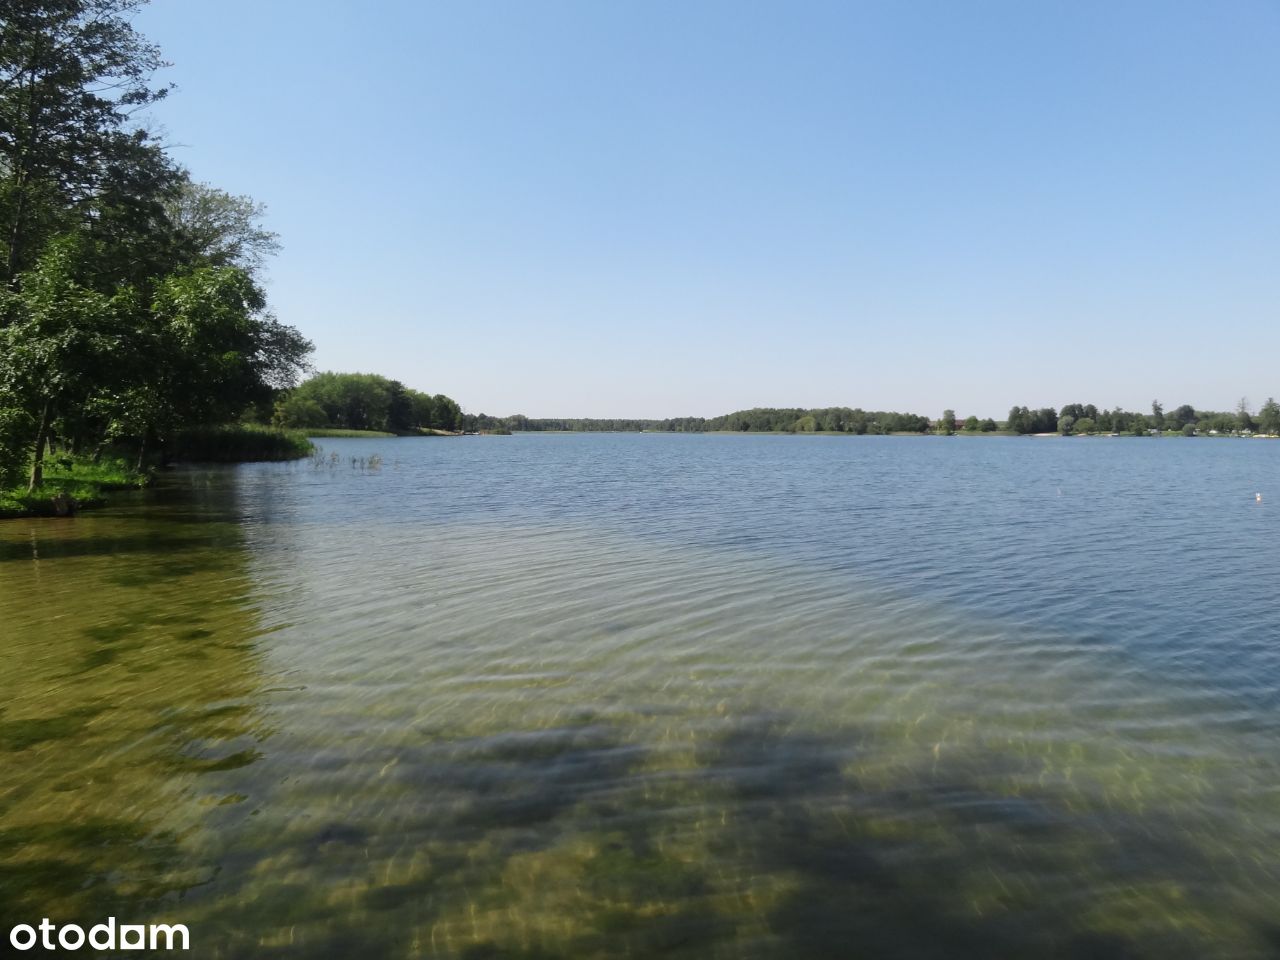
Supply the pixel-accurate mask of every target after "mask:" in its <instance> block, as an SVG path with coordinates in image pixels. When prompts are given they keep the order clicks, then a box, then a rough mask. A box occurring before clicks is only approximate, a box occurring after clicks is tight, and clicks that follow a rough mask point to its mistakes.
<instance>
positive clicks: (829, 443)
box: [0, 435, 1280, 958]
mask: <svg viewBox="0 0 1280 960" xmlns="http://www.w3.org/2000/svg"><path fill="white" fill-rule="evenodd" d="M322 443H323V444H324V447H325V450H326V452H332V453H334V454H336V455H337V456H336V458H335V460H333V461H329V460H326V461H325V462H324V463H310V462H306V461H304V462H301V463H295V464H264V465H249V466H244V467H240V468H236V469H229V470H219V471H203V470H188V471H183V472H180V473H177V474H175V475H173V476H171V477H169V478H168V479H167V480H166V482H165V483H164V484H163V485H162V486H161V487H160V488H159V489H157V490H154V491H150V492H148V493H147V494H145V495H139V496H137V497H135V498H133V499H131V500H128V501H124V502H122V501H117V503H118V506H115V507H113V508H111V509H108V510H104V511H100V512H96V513H92V514H85V515H83V516H81V517H78V518H75V519H74V520H42V521H39V522H34V521H32V522H28V521H8V522H4V523H0V631H2V635H3V652H4V664H5V666H4V669H3V671H2V672H0V764H2V765H3V767H2V769H3V777H2V778H0V911H2V912H0V921H3V922H4V925H5V926H6V928H7V926H8V925H9V924H12V923H17V922H34V921H38V920H39V918H40V917H43V916H48V917H50V918H52V919H54V920H56V921H58V922H80V923H83V924H85V925H86V926H87V925H88V924H91V923H93V922H96V921H97V920H99V919H101V918H103V917H105V916H109V915H110V916H117V917H121V918H124V919H125V920H127V921H128V922H134V921H164V922H182V923H186V924H188V926H189V927H190V929H191V933H192V947H193V951H192V952H193V955H195V956H201V957H217V958H221V957H273V956H287V957H294V956H296V957H334V958H338V957H350V956H362V957H364V956H368V957H419V956H442V957H447V956H458V957H489V956H494V957H497V956H504V957H605V956H635V957H647V956H654V955H663V956H674V957H797V956H812V957H827V956H829V957H848V956H858V955H865V956H903V957H957V956H975V957H977V956H982V957H986V956H1001V957H1014V956H1032V955H1034V956H1037V957H1131V956H1132V957H1153V958H1154V957H1161V958H1163V957H1202V956H1222V957H1265V956H1274V955H1275V954H1276V953H1277V952H1280V887H1278V886H1277V874H1278V873H1280V752H1278V751H1277V745H1280V719H1278V718H1277V715H1276V707H1277V705H1280V606H1277V604H1276V603H1275V601H1274V593H1275V590H1276V585H1277V584H1278V583H1280V551H1278V550H1277V549H1276V547H1275V542H1276V536H1277V534H1278V533H1280V516H1278V515H1277V513H1276V509H1275V506H1274V505H1276V504H1280V488H1277V487H1274V486H1272V484H1273V483H1274V477H1275V476H1276V462H1277V459H1278V458H1280V444H1270V443H1265V442H1257V441H1230V440H1222V441H1181V440H1129V439H1094V440H1090V439H1081V440H1018V439H1006V438H981V439H979V438H956V439H951V440H948V439H942V438H919V439H916V438H825V437H819V438H805V437H772V436H770V437H750V436H747V437H739V436H662V435H625V436H607V435H584V436H536V435H534V436H516V437H492V438H487V437H486V438H465V439H459V440H439V439H432V440H345V441H344V440H326V441H322ZM374 454H377V455H378V456H380V457H381V458H382V462H381V464H380V465H378V466H376V467H373V468H371V467H370V465H369V459H368V458H369V457H371V456H372V455H374ZM353 458H354V459H353ZM1255 491H1261V492H1262V493H1263V495H1264V500H1263V502H1262V503H1261V504H1259V503H1256V502H1255V501H1254V493H1255Z"/></svg>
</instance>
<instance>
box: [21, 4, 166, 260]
mask: <svg viewBox="0 0 1280 960" xmlns="http://www.w3.org/2000/svg"><path fill="white" fill-rule="evenodd" d="M140 5H141V4H140V2H139V0H0V25H2V29H0V169H2V170H3V174H4V176H3V184H2V186H0V223H2V224H3V227H2V230H3V236H2V238H0V239H2V240H3V243H4V257H3V266H2V267H0V269H3V271H4V275H5V279H6V280H7V281H9V282H10V283H12V282H14V280H15V278H16V277H17V276H18V275H19V274H20V273H21V272H23V271H24V270H26V269H28V268H30V267H31V266H33V265H34V263H35V261H36V259H38V255H39V251H41V250H42V249H43V248H44V245H45V243H46V242H47V240H48V239H50V238H51V237H52V236H54V235H55V234H58V233H61V232H65V231H67V230H68V229H70V228H72V227H73V226H75V225H76V224H81V225H91V224H94V223H95V222H96V221H97V219H98V218H97V213H96V211H95V208H97V207H100V206H101V205H102V202H103V201H107V204H106V205H107V206H111V207H113V208H116V209H117V210H119V209H122V208H123V209H132V210H133V211H134V212H137V210H138V209H139V208H141V207H146V206H148V205H151V204H153V203H154V202H155V200H156V199H157V193H158V192H159V191H162V190H164V189H166V188H168V187H169V186H170V184H171V183H172V179H171V178H172V176H173V174H174V169H173V167H172V165H170V164H168V163H167V161H165V159H164V157H163V153H162V151H161V150H160V148H159V146H158V145H156V144H155V143H154V142H153V141H152V139H151V138H150V136H149V135H148V134H147V133H145V132H144V131H142V130H140V129H138V128H136V127H133V126H131V125H130V123H131V121H130V117H131V115H132V114H133V113H134V112H135V111H136V110H137V109H138V108H139V107H142V106H144V105H146V104H148V103H151V102H153V101H155V100H157V99H159V98H160V97H162V96H164V94H165V92H166V90H165V89H163V88H160V89H153V88H152V87H151V86H150V78H151V76H152V74H153V73H154V72H155V71H156V70H157V69H158V68H159V67H161V66H162V65H163V61H162V60H161V58H160V54H159V51H158V50H157V49H156V48H155V47H154V46H153V45H151V44H148V43H147V42H146V41H145V40H143V39H142V37H140V36H139V35H138V34H137V33H136V32H135V31H134V29H133V27H132V26H131V25H130V23H129V21H128V16H129V15H130V14H131V13H133V12H134V11H135V10H136V9H137V8H138V7H139V6H140Z"/></svg>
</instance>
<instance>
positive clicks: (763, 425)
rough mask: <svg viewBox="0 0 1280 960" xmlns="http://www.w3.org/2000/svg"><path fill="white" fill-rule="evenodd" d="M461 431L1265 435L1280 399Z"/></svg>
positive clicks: (506, 425)
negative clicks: (1256, 404) (1227, 408)
mask: <svg viewBox="0 0 1280 960" xmlns="http://www.w3.org/2000/svg"><path fill="white" fill-rule="evenodd" d="M463 423H464V429H466V430H480V431H485V432H506V431H534V432H537V431H569V432H634V431H641V430H646V431H653V432H666V433H708V432H713V431H726V432H735V433H750V432H756V433H817V432H824V433H848V434H855V435H861V434H891V433H916V434H925V433H930V432H935V433H939V434H944V435H946V434H953V433H962V432H963V433H996V432H1005V433H1014V434H1022V435H1025V434H1036V433H1059V434H1063V435H1070V434H1089V433H1108V434H1110V433H1116V434H1127V435H1134V436H1147V435H1149V434H1150V433H1151V432H1152V431H1156V432H1158V433H1182V434H1185V435H1187V436H1193V435H1195V434H1197V433H1218V434H1232V433H1265V434H1269V435H1280V404H1278V403H1277V402H1276V401H1275V400H1273V399H1268V400H1267V402H1266V403H1265V404H1263V405H1262V407H1261V409H1259V410H1258V412H1257V413H1256V414H1254V413H1251V412H1250V410H1249V404H1248V401H1247V400H1241V401H1240V403H1239V404H1238V405H1237V408H1236V410H1235V411H1233V412H1231V413H1221V412H1214V411H1210V410H1197V409H1195V408H1194V407H1192V406H1190V405H1189V404H1184V405H1182V406H1180V407H1178V408H1177V409H1175V410H1173V411H1172V412H1171V413H1167V414H1166V413H1165V412H1164V407H1163V405H1161V404H1160V403H1159V402H1158V401H1156V402H1154V403H1152V405H1151V413H1149V414H1147V413H1142V412H1137V411H1128V410H1124V409H1122V408H1120V407H1116V408H1114V409H1110V410H1108V409H1099V408H1098V407H1097V406H1095V405H1094V404H1092V403H1069V404H1067V405H1066V406H1064V407H1062V408H1061V409H1054V408H1053V407H1040V408H1038V409H1033V408H1030V407H1025V406H1015V407H1013V408H1011V409H1010V410H1009V415H1008V418H1007V419H1006V420H1005V422H1004V423H1000V422H997V421H996V420H994V419H992V418H991V417H983V418H979V417H976V416H969V417H966V418H965V419H964V420H963V421H961V420H959V419H958V418H957V417H956V413H955V411H954V410H945V411H943V413H942V416H941V417H939V418H937V419H935V420H930V419H929V418H928V417H925V416H922V415H920V414H914V413H896V412H891V411H867V410H862V409H860V408H856V407H855V408H849V407H821V408H813V409H806V408H803V407H755V408H752V409H750V410H737V411H734V412H733V413H727V414H724V415H723V416H719V417H673V418H669V419H665V420H644V419H592V418H562V419H548V418H543V419H535V418H531V417H526V416H524V415H522V414H517V415H515V416H510V417H492V416H488V415H486V414H479V415H472V414H466V415H464V417H463Z"/></svg>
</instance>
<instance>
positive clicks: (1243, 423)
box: [1236, 397, 1253, 433]
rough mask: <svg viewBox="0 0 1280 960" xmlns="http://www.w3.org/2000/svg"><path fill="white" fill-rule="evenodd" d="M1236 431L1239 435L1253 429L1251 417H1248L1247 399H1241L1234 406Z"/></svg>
mask: <svg viewBox="0 0 1280 960" xmlns="http://www.w3.org/2000/svg"><path fill="white" fill-rule="evenodd" d="M1236 429H1237V430H1239V431H1240V432H1241V433H1244V432H1246V431H1248V430H1252V429H1253V417H1251V416H1249V398H1248V397H1241V398H1240V402H1239V403H1237V404H1236Z"/></svg>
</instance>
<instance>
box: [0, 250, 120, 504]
mask: <svg viewBox="0 0 1280 960" xmlns="http://www.w3.org/2000/svg"><path fill="white" fill-rule="evenodd" d="M86 243H87V241H85V240H84V239H83V238H79V237H68V238H65V239H63V240H62V241H60V242H58V243H55V244H53V245H52V246H51V247H50V249H49V252H48V253H46V254H45V256H44V257H43V258H41V260H40V262H39V263H38V264H37V265H36V267H35V268H34V269H33V270H31V271H29V272H28V273H25V274H23V275H22V279H23V282H22V283H21V284H20V285H19V288H18V289H17V290H16V291H8V292H6V293H5V294H4V295H3V298H2V299H0V315H2V316H4V317H5V318H6V323H5V325H4V327H3V329H2V330H0V390H2V391H3V394H4V395H5V396H6V398H7V399H8V402H9V403H11V404H12V405H13V406H12V407H10V410H13V409H14V408H17V410H20V411H22V412H23V414H24V415H21V416H20V415H18V414H15V413H10V414H9V416H8V418H7V419H8V421H9V422H10V423H13V422H15V421H18V420H21V421H22V422H25V423H27V424H28V425H29V427H30V428H31V430H32V433H31V435H30V436H29V437H24V436H23V434H22V432H21V431H20V430H19V431H17V432H16V434H13V435H11V436H10V437H9V438H8V439H9V442H10V443H13V444H19V443H21V442H23V441H24V439H25V440H27V441H28V442H33V443H34V446H33V448H32V458H31V464H32V466H31V475H30V479H29V483H28V490H35V489H36V488H37V487H39V486H40V485H41V483H42V482H43V480H44V453H45V446H46V444H47V442H48V438H49V431H50V428H51V426H52V424H53V421H54V418H55V417H56V416H57V415H58V412H59V410H60V409H61V408H63V407H65V406H83V405H86V404H87V403H88V402H89V401H90V397H91V394H92V392H93V391H94V390H95V389H98V390H100V389H102V388H103V387H104V386H106V385H107V384H108V383H109V382H110V381H111V380H112V379H114V378H115V376H116V375H117V371H119V369H120V365H119V357H118V356H117V354H118V350H119V346H120V341H121V339H122V334H123V329H122V325H121V324H120V322H119V320H120V316H121V314H122V313H123V312H124V310H125V309H126V308H127V307H128V306H129V305H131V301H132V299H133V296H132V291H131V290H122V291H121V292H120V293H118V294H117V295H116V296H114V297H108V296H106V295H104V294H101V293H99V292H97V291H96V290H93V289H92V288H91V287H89V286H88V285H87V284H86V283H85V282H84V277H83V272H82V271H83V262H84V259H85V258H84V256H83V253H84V247H85V245H86ZM10 456H12V454H11V455H10Z"/></svg>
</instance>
